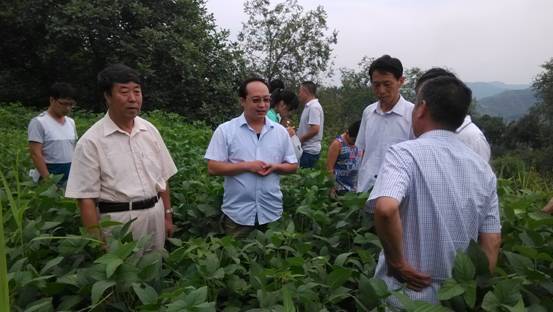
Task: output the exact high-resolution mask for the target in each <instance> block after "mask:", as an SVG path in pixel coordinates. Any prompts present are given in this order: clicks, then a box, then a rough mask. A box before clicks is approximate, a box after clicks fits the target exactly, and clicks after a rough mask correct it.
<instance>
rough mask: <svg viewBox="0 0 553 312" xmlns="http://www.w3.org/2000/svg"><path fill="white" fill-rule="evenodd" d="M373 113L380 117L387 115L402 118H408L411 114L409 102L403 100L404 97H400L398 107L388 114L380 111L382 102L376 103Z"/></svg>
mask: <svg viewBox="0 0 553 312" xmlns="http://www.w3.org/2000/svg"><path fill="white" fill-rule="evenodd" d="M373 112H375V113H378V114H380V115H386V114H392V113H394V114H397V115H400V116H407V115H409V113H410V110H409V105H408V104H407V101H406V100H405V99H404V98H403V96H402V95H401V94H400V95H399V100H398V101H397V103H396V105H394V107H393V108H392V109H391V110H390V111H387V112H383V111H382V109H380V101H378V102H376V105H375V106H374V110H373Z"/></svg>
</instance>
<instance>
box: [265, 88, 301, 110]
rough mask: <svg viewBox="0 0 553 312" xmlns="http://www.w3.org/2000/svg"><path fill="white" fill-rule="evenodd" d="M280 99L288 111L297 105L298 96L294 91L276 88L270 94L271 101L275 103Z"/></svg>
mask: <svg viewBox="0 0 553 312" xmlns="http://www.w3.org/2000/svg"><path fill="white" fill-rule="evenodd" d="M280 101H283V102H284V105H286V107H287V108H288V110H289V111H293V110H295V109H297V108H298V106H299V101H298V97H297V96H296V94H295V93H294V92H292V91H289V90H283V89H277V90H276V91H275V92H274V93H272V94H271V102H272V103H274V105H277V104H278V103H279V102H280Z"/></svg>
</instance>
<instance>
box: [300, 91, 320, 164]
mask: <svg viewBox="0 0 553 312" xmlns="http://www.w3.org/2000/svg"><path fill="white" fill-rule="evenodd" d="M298 98H299V100H300V103H301V104H303V105H304V108H303V112H302V113H301V118H300V124H299V127H298V133H297V135H298V137H299V139H300V142H301V148H302V149H303V153H302V154H301V158H300V167H301V168H313V167H315V165H316V164H317V161H318V160H319V157H320V156H321V141H322V139H323V128H324V113H323V108H322V106H321V104H320V103H319V100H318V99H317V85H315V83H314V82H312V81H304V82H302V83H301V84H300V89H299V92H298Z"/></svg>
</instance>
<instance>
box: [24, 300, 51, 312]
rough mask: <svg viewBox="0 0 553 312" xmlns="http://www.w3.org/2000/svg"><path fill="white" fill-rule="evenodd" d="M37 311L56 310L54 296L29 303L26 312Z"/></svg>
mask: <svg viewBox="0 0 553 312" xmlns="http://www.w3.org/2000/svg"><path fill="white" fill-rule="evenodd" d="M35 311H40V312H43V311H54V307H53V306H52V298H51V297H49V298H43V299H39V300H37V301H34V302H31V303H29V305H28V306H27V307H26V308H25V312H35Z"/></svg>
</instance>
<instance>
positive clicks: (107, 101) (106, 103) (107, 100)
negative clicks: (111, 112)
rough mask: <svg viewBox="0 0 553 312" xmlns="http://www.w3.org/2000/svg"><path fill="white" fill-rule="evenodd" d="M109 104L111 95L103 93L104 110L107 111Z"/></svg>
mask: <svg viewBox="0 0 553 312" xmlns="http://www.w3.org/2000/svg"><path fill="white" fill-rule="evenodd" d="M110 103H111V95H109V94H108V93H107V92H104V105H105V106H106V109H109V104H110Z"/></svg>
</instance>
